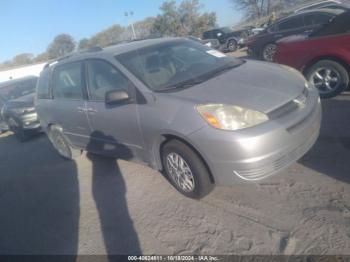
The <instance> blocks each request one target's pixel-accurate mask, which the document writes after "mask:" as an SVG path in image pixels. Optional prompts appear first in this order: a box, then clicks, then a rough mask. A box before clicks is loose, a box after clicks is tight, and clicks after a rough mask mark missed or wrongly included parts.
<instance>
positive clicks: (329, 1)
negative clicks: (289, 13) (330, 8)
mask: <svg viewBox="0 0 350 262" xmlns="http://www.w3.org/2000/svg"><path fill="white" fill-rule="evenodd" d="M332 4H338V5H341V4H342V2H341V1H339V0H325V1H318V2H313V3H308V4H304V5H302V6H300V7H299V8H297V9H296V10H294V12H300V11H302V10H303V9H306V8H310V7H313V6H318V5H332Z"/></svg>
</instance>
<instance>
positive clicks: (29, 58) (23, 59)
mask: <svg viewBox="0 0 350 262" xmlns="http://www.w3.org/2000/svg"><path fill="white" fill-rule="evenodd" d="M33 57H34V56H33V54H29V53H23V54H19V55H16V56H15V57H14V58H13V59H12V62H11V63H12V65H14V66H18V65H28V64H31V63H32V62H33Z"/></svg>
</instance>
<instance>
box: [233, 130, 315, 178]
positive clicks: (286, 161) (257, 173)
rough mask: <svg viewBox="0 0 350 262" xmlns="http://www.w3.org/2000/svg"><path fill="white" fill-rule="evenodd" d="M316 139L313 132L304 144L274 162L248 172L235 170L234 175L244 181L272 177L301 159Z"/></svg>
mask: <svg viewBox="0 0 350 262" xmlns="http://www.w3.org/2000/svg"><path fill="white" fill-rule="evenodd" d="M317 137H318V132H315V134H313V135H312V136H311V137H310V138H309V139H308V140H307V141H306V142H303V143H302V144H300V145H299V146H297V147H296V148H294V149H293V150H292V151H290V152H289V153H287V154H286V155H284V156H282V157H280V158H278V159H276V160H274V161H273V162H272V163H271V164H269V165H266V166H263V167H260V168H252V169H249V170H235V171H234V174H236V175H237V176H239V177H240V178H242V179H244V180H260V179H263V178H265V177H268V176H270V175H273V174H275V173H276V172H278V171H280V170H282V169H283V168H285V167H287V166H289V165H290V164H292V163H294V162H295V161H297V160H298V159H299V158H300V157H302V156H303V155H304V154H305V153H306V152H307V151H308V150H309V149H310V148H311V146H312V145H313V144H314V143H315V141H316V139H317Z"/></svg>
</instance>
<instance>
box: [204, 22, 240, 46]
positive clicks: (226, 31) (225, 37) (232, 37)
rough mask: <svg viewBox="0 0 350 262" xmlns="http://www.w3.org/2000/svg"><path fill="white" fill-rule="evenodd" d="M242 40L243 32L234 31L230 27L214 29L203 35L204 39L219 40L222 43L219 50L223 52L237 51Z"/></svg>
mask: <svg viewBox="0 0 350 262" xmlns="http://www.w3.org/2000/svg"><path fill="white" fill-rule="evenodd" d="M240 38H241V32H240V31H239V32H238V31H233V30H232V29H230V28H229V27H222V28H218V29H213V30H210V31H206V32H204V33H203V39H217V40H218V41H219V43H220V45H219V47H218V49H219V50H221V51H229V52H234V51H236V50H237V47H238V42H239V40H240Z"/></svg>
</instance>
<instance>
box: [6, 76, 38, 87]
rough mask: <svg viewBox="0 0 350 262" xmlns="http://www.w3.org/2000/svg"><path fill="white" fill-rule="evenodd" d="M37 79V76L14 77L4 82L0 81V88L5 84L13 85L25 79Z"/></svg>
mask: <svg viewBox="0 0 350 262" xmlns="http://www.w3.org/2000/svg"><path fill="white" fill-rule="evenodd" d="M35 79H38V77H37V76H25V77H21V78H16V79H12V80H8V81H5V82H1V83H0V88H2V87H5V86H9V85H13V84H16V83H20V82H23V81H27V80H35Z"/></svg>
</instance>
